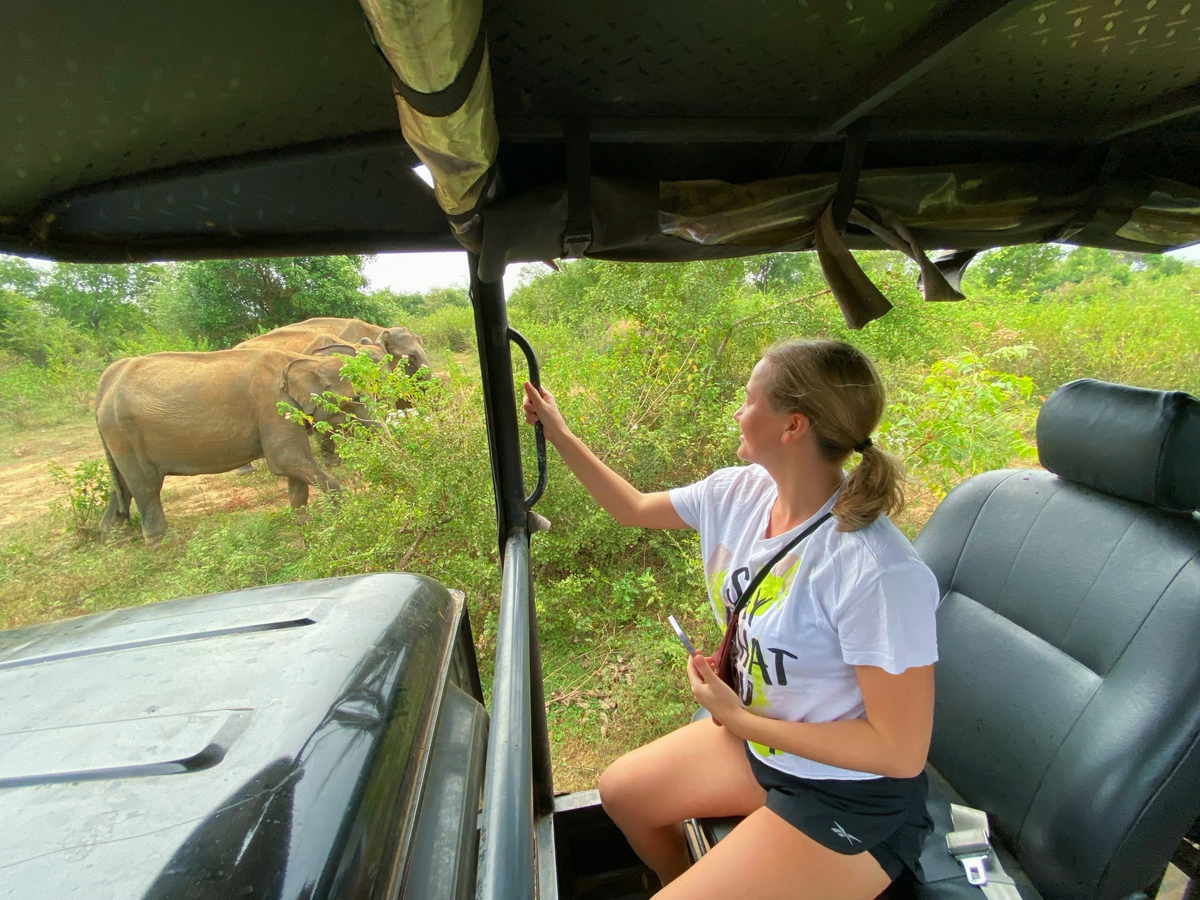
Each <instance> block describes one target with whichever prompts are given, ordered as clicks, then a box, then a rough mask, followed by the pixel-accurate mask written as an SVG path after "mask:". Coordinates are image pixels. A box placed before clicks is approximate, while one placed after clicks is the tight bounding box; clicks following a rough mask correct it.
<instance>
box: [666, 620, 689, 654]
mask: <svg viewBox="0 0 1200 900" xmlns="http://www.w3.org/2000/svg"><path fill="white" fill-rule="evenodd" d="M667 622H668V623H670V625H671V630H672V631H674V632H675V637H677V638H679V643H681V644H683V649H684V650H686V651H687V652H688V655H689V656H695V655H696V648H695V647H693V646H692V642H691V641H689V640H688V637H687V635H686V634H684V633H683V629H682V628H680V627H679V623H678V622H676V621H675V617H674V616H667Z"/></svg>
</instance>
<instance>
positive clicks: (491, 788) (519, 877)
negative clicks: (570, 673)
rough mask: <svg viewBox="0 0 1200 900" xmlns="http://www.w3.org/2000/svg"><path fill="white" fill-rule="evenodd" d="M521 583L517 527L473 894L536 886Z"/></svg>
mask: <svg viewBox="0 0 1200 900" xmlns="http://www.w3.org/2000/svg"><path fill="white" fill-rule="evenodd" d="M528 588H529V538H528V537H527V536H526V535H525V534H524V533H521V532H518V533H516V534H514V535H513V536H512V537H511V538H510V539H509V541H508V546H507V547H505V552H504V579H503V583H502V584H501V587H500V616H499V622H498V623H497V627H496V668H495V671H494V677H493V679H492V715H491V721H490V728H489V732H490V733H489V734H488V752H487V768H486V769H485V771H484V777H483V811H482V813H481V815H480V817H479V866H478V870H477V871H478V875H477V876H476V878H477V880H476V892H475V896H476V898H477V900H533V897H534V891H535V889H534V885H535V880H536V875H535V873H536V856H535V853H534V815H533V779H532V775H531V765H530V763H531V753H532V747H531V743H532V742H531V740H530V738H531V737H532V735H531V734H530V731H529V714H530V703H529V678H530V672H529V628H528V621H529V615H528V611H527V609H526V607H527V605H528V604H529V603H530V597H529V590H528Z"/></svg>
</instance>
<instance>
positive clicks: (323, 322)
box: [237, 316, 429, 375]
mask: <svg viewBox="0 0 1200 900" xmlns="http://www.w3.org/2000/svg"><path fill="white" fill-rule="evenodd" d="M325 335H333V336H334V337H335V338H337V339H338V340H340V341H342V342H343V343H346V344H358V343H359V342H360V341H362V340H363V339H364V338H365V339H367V340H369V341H371V342H372V343H373V344H375V345H376V346H377V347H379V348H380V349H381V350H383V352H384V353H387V354H390V355H391V357H392V367H393V368H395V366H396V365H397V364H398V363H399V362H400V360H401V359H402V358H403V359H406V360H407V362H406V363H405V366H404V372H405V374H407V375H415V374H416V373H417V372H418V371H420V370H421V369H422V368H424V369H426V370H428V367H429V357H428V356H426V355H425V348H424V347H423V346H422V345H421V338H420V336H419V335H416V334H413V332H411V331H409V330H408V329H407V328H404V327H403V326H395V327H393V328H384V327H383V326H381V325H373V324H371V323H370V322H364V321H363V320H362V319H341V318H335V317H332V316H322V317H319V318H315V319H305V320H304V321H303V322H296V323H295V324H293V325H284V326H283V327H281V328H276V329H275V330H274V331H268V332H267V333H266V334H260V335H258V336H257V337H252V338H249V339H247V340H244V341H242V342H241V343H240V344H238V345H237V346H238V347H264V346H266V347H277V348H279V349H281V350H294V351H296V352H298V353H303V352H304V350H305V348H306V347H308V346H309V345H310V344H312V343H313V342H314V341H316V340H318V339H319V338H322V337H323V336H325Z"/></svg>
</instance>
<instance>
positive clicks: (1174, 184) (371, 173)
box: [0, 0, 1200, 277]
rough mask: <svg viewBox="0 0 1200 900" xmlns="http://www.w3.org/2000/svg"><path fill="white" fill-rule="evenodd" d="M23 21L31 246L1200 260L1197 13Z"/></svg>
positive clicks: (57, 7) (165, 5) (382, 5)
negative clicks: (983, 251) (834, 246)
mask: <svg viewBox="0 0 1200 900" xmlns="http://www.w3.org/2000/svg"><path fill="white" fill-rule="evenodd" d="M5 18H6V29H5V31H4V34H3V36H2V37H0V46H2V48H3V52H0V110H2V114H0V249H2V250H7V251H12V252H19V253H26V254H35V255H43V256H50V257H55V258H59V259H79V260H96V261H102V260H136V259H150V258H159V259H162V258H197V257H213V256H233V255H236V256H246V255H254V254H287V253H313V252H355V251H376V250H406V249H407V250H431V249H454V248H457V247H459V246H461V245H466V246H469V247H471V248H472V249H474V250H476V251H478V252H480V253H481V254H482V265H483V266H484V267H485V268H486V270H487V272H488V273H489V274H490V275H491V276H493V277H494V276H495V273H496V272H497V271H499V270H502V268H503V265H505V264H506V263H508V262H511V261H516V260H521V259H548V258H553V257H556V256H563V255H588V256H594V257H599V258H609V259H630V260H648V261H653V260H679V259H695V258H704V257H707V256H723V255H739V254H752V253H760V252H764V251H766V250H773V249H807V248H811V247H813V246H814V245H815V244H816V243H817V237H818V228H817V223H818V221H819V217H820V216H821V215H823V214H824V213H825V211H826V210H829V211H830V216H831V223H832V225H833V226H834V228H833V231H832V232H830V233H831V234H833V235H835V236H836V237H837V238H838V239H839V240H841V241H844V244H845V245H847V246H849V247H886V246H905V247H908V246H915V247H917V248H918V249H920V248H924V249H926V250H929V249H934V248H949V249H958V250H961V249H977V248H981V247H988V246H995V245H999V244H1008V243H1018V242H1025V241H1048V240H1066V241H1072V242H1076V243H1080V244H1087V245H1093V246H1103V247H1112V248H1119V249H1126V250H1143V251H1158V250H1163V249H1167V248H1172V247H1177V246H1181V245H1184V244H1188V243H1191V242H1193V241H1196V240H1200V142H1198V141H1197V140H1196V138H1197V137H1198V136H1200V132H1198V131H1197V125H1198V124H1200V86H1198V85H1200V8H1197V9H1193V5H1192V3H1191V2H1184V0H1097V2H1085V0H1070V2H1067V0H1019V2H1002V0H976V2H966V0H919V2H899V0H795V2H790V3H786V4H780V3H769V2H752V3H740V4H700V5H695V4H690V3H684V2H678V0H669V2H663V3H657V4H646V3H641V2H631V0H610V2H608V3H604V4H583V5H581V4H562V3H558V2H552V0H436V2H426V0H364V3H363V5H362V6H360V5H359V4H358V3H357V2H355V0H322V2H315V0H293V2H289V3H283V2H280V0H260V2H256V3H243V2H232V0H213V2H211V3H208V4H202V5H197V4H187V3H179V2H174V0H168V2H161V3H151V2H149V0H129V2H126V3H123V4H119V5H118V6H115V7H112V6H109V7H97V6H95V5H94V4H85V3H81V2H78V0H66V2H62V3H57V4H46V3H37V2H33V0H17V2H16V3H11V4H9V5H8V6H7V7H6V16H5ZM375 44H378V48H377V47H376V46H375ZM464 73H466V74H465V75H464ZM455 104H457V105H455ZM422 110H424V111H422ZM402 126H403V133H402V131H401V127H402ZM406 137H407V141H406V139H405V138H406ZM422 160H424V161H425V162H426V163H428V164H429V167H430V169H431V170H432V171H433V173H434V176H435V184H436V192H435V191H434V190H431V189H430V188H429V187H427V186H426V185H425V183H424V182H423V181H422V180H421V179H420V178H418V177H417V176H416V175H415V174H414V172H413V168H414V166H416V165H417V164H418V163H419V162H421V161H422ZM439 204H440V205H439ZM447 213H449V214H450V218H449V219H448V218H447ZM885 220H886V221H887V222H890V223H891V228H890V230H888V229H887V228H885V227H884V223H885ZM897 229H899V231H903V232H904V233H905V234H907V236H908V237H906V238H905V237H900V236H898V235H899V231H897ZM885 232H886V233H885ZM897 242H899V243H897Z"/></svg>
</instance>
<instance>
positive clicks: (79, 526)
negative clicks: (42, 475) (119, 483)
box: [50, 459, 110, 540]
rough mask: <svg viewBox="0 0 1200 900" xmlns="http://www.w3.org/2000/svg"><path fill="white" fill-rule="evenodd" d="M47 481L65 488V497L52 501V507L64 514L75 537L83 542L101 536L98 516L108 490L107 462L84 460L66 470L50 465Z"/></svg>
mask: <svg viewBox="0 0 1200 900" xmlns="http://www.w3.org/2000/svg"><path fill="white" fill-rule="evenodd" d="M50 480H51V481H53V482H54V483H55V484H57V485H58V486H59V487H62V488H65V489H66V494H67V495H66V497H63V498H59V499H57V500H55V501H54V502H53V506H54V508H55V509H56V510H57V511H58V512H59V513H60V514H62V515H65V517H66V518H67V520H68V522H70V525H71V527H72V528H73V529H74V531H75V534H76V535H78V536H79V537H80V538H83V539H84V540H95V539H97V538H98V537H99V536H100V517H101V516H103V515H104V509H105V507H106V506H107V505H108V494H109V487H110V479H109V471H108V462H107V461H106V460H103V459H89V460H85V461H83V462H81V463H79V465H77V466H75V468H74V469H72V470H70V471H68V470H67V469H64V468H63V467H62V466H60V465H59V464H58V463H55V462H51V463H50Z"/></svg>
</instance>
